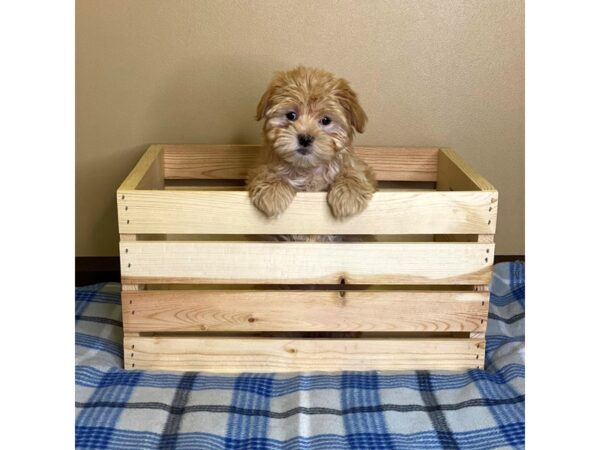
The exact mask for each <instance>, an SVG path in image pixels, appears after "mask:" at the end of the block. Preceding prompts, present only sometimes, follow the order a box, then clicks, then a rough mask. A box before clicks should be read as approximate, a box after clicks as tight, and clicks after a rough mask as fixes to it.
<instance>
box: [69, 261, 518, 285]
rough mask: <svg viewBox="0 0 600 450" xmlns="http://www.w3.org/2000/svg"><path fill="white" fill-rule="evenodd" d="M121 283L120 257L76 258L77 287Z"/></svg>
mask: <svg viewBox="0 0 600 450" xmlns="http://www.w3.org/2000/svg"><path fill="white" fill-rule="evenodd" d="M508 261H523V262H525V255H496V256H495V257H494V263H501V262H508ZM106 281H116V282H120V281H121V268H120V265H119V257H118V256H76V257H75V286H87V285H89V284H95V283H103V282H106Z"/></svg>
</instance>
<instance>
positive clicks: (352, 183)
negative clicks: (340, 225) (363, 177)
mask: <svg viewBox="0 0 600 450" xmlns="http://www.w3.org/2000/svg"><path fill="white" fill-rule="evenodd" d="M373 192H374V188H373V186H371V185H370V184H368V183H361V182H359V181H357V180H354V179H342V180H336V182H335V183H334V184H333V186H331V189H330V190H329V193H328V194H327V203H329V207H330V208H331V213H332V214H333V215H334V217H336V218H338V219H343V218H345V217H349V216H353V215H355V214H358V213H361V212H362V211H364V210H365V208H366V207H367V205H368V204H369V200H371V198H372V197H373Z"/></svg>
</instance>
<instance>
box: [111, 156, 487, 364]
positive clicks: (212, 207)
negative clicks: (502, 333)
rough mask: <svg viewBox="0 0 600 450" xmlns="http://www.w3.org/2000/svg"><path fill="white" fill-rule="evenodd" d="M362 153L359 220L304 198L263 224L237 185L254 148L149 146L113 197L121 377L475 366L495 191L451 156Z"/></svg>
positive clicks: (317, 195)
mask: <svg viewBox="0 0 600 450" xmlns="http://www.w3.org/2000/svg"><path fill="white" fill-rule="evenodd" d="M356 150H357V152H358V154H359V156H360V157H361V158H363V159H364V160H365V161H366V162H367V163H369V164H370V165H371V166H372V167H373V169H374V170H375V172H376V174H377V179H378V180H379V182H380V189H379V191H378V192H377V193H376V194H375V195H374V197H373V199H372V201H371V203H370V204H369V207H368V208H367V210H366V211H364V212H363V213H362V214H360V215H358V216H356V217H352V218H350V219H348V220H345V221H338V220H335V219H334V218H333V217H332V215H331V213H330V212H329V207H328V205H327V203H326V198H325V197H326V193H324V192H311V193H298V194H297V196H296V198H295V199H294V201H293V203H292V205H291V206H290V208H289V209H288V210H287V211H286V212H285V213H284V214H283V215H282V216H281V217H280V218H278V219H273V220H269V219H267V218H266V217H265V216H263V214H262V213H261V212H260V211H258V210H257V209H256V208H255V207H254V206H253V205H252V204H251V202H250V200H249V198H248V194H247V192H246V191H245V190H244V186H243V180H244V179H245V176H246V172H247V170H248V168H249V167H251V166H252V164H253V162H254V159H255V156H256V154H257V151H258V147H257V146H253V145H180V144H178V145H152V146H150V147H149V148H148V150H147V151H146V152H145V154H144V155H143V157H142V158H141V159H140V161H139V162H138V164H137V165H136V166H135V168H134V169H133V171H132V172H131V173H130V174H129V176H128V177H127V178H126V179H125V181H124V182H123V183H122V185H121V186H120V187H119V189H118V191H117V203H118V215H119V233H120V236H121V242H120V256H121V274H122V284H123V293H122V303H123V326H124V333H125V337H124V350H125V368H127V369H160V370H192V371H211V372H287V371H337V370H409V369H410V370H417V369H449V370H462V369H469V368H481V367H483V356H484V348H485V330H486V325H487V314H488V306H489V290H488V283H489V282H490V279H491V273H492V272H491V271H492V263H493V259H494V233H495V230H496V216H497V207H498V192H497V191H496V190H495V189H494V187H493V186H492V185H491V184H490V183H489V182H488V181H486V180H485V179H484V178H483V177H481V176H480V175H478V174H477V173H476V172H475V171H474V170H473V169H472V168H471V167H470V166H469V165H467V164H466V163H465V162H464V161H463V160H462V158H461V157H460V156H459V155H458V154H457V153H456V152H454V151H453V150H450V149H445V148H385V147H358V148H357V149H356ZM270 234H337V235H371V237H370V239H369V240H366V241H365V240H364V239H363V241H362V242H360V241H358V242H334V243H310V242H268V241H265V240H264V236H265V235H270ZM259 236H262V238H261V237H259ZM373 237H374V238H373ZM261 239H263V240H261ZM325 332H326V333H325ZM315 336H316V337H315Z"/></svg>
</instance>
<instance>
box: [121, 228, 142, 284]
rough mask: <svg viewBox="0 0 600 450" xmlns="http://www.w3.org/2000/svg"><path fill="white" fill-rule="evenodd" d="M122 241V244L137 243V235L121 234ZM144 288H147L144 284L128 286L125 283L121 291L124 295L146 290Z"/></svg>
mask: <svg viewBox="0 0 600 450" xmlns="http://www.w3.org/2000/svg"><path fill="white" fill-rule="evenodd" d="M120 239H121V242H134V241H137V235H136V234H121V235H120ZM121 281H122V280H121ZM144 287H145V286H144V285H143V284H126V283H123V282H122V283H121V291H123V293H124V292H126V291H141V290H143V289H144Z"/></svg>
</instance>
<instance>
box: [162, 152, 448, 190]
mask: <svg viewBox="0 0 600 450" xmlns="http://www.w3.org/2000/svg"><path fill="white" fill-rule="evenodd" d="M162 147H163V148H164V167H165V178H166V179H245V178H246V175H247V173H248V169H249V168H250V167H252V166H253V165H254V164H255V160H256V157H257V155H258V149H259V148H260V147H259V146H258V145H209V144H164V145H163V146H162ZM355 150H356V153H357V155H358V156H359V157H360V158H361V159H362V160H364V161H365V162H366V163H367V164H369V165H370V166H371V167H372V168H373V170H374V171H375V174H376V177H377V179H378V180H390V181H392V180H393V181H436V178H437V165H438V148H436V147H356V148H355Z"/></svg>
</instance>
